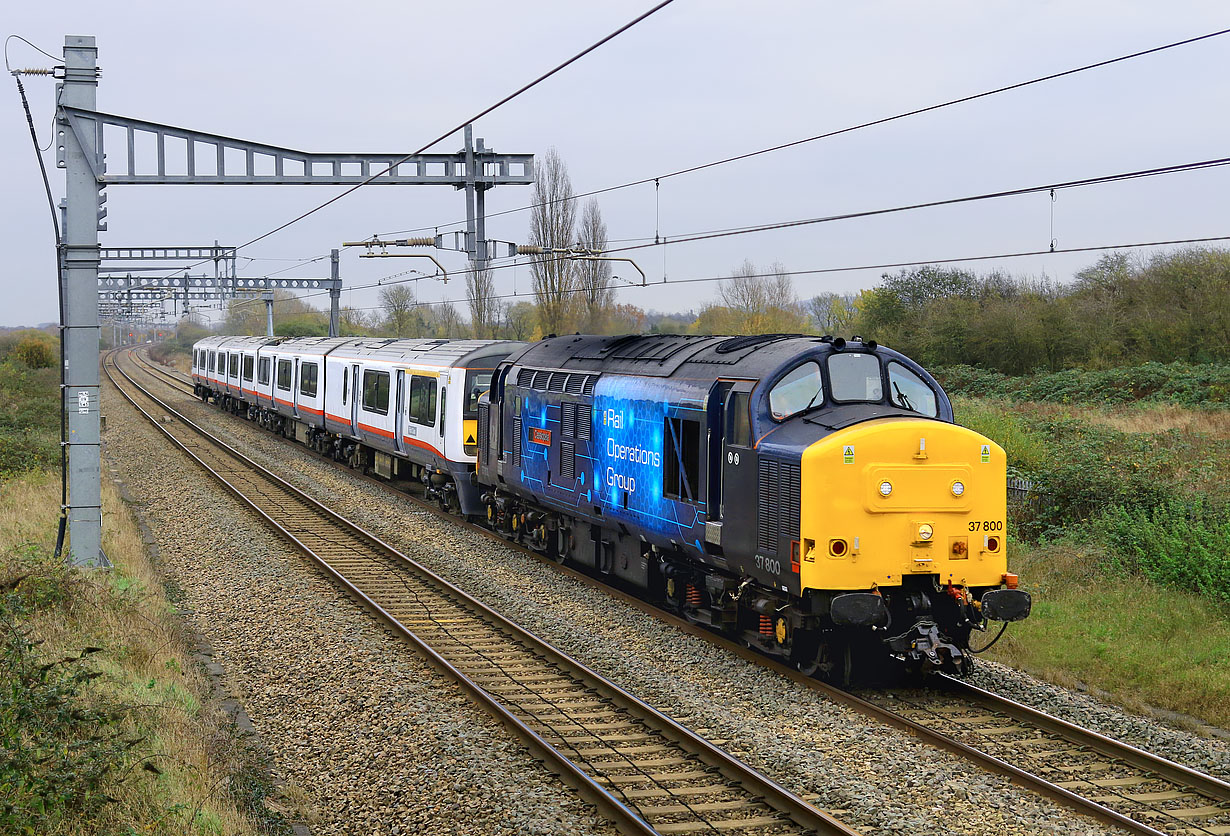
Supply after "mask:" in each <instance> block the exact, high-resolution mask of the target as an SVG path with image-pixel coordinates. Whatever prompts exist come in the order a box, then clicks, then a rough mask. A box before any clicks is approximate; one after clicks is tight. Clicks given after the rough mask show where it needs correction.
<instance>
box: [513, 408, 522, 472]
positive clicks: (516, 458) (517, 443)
mask: <svg viewBox="0 0 1230 836" xmlns="http://www.w3.org/2000/svg"><path fill="white" fill-rule="evenodd" d="M512 456H513V462H512V463H513V467H520V466H521V419H520V418H514V419H513V437H512Z"/></svg>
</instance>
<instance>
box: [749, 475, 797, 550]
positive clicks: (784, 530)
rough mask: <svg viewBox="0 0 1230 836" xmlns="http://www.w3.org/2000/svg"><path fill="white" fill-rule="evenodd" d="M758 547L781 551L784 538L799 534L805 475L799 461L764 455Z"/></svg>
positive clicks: (760, 480) (757, 524)
mask: <svg viewBox="0 0 1230 836" xmlns="http://www.w3.org/2000/svg"><path fill="white" fill-rule="evenodd" d="M757 478H758V482H759V485H758V491H757V493H758V500H759V501H758V503H757V504H758V509H757V511H758V513H757V516H756V550H757V551H759V552H760V553H761V554H765V555H775V554H777V550H778V549H777V547H778V542H779V541H780V539H781V538H783V537H784V538H786V539H788V540H793V539H795V538H796V537H797V536H798V533H797V532H798V529H799V514H800V508H801V498H800V497H801V479H800V471H799V466H798V465H797V464H786V463H784V462H777V461H773V460H772V459H763V458H762V459H761V460H760V463H759V467H758V470H757Z"/></svg>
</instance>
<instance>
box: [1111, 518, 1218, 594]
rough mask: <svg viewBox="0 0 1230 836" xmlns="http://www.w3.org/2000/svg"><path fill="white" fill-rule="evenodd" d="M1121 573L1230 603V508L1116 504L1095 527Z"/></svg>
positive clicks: (1112, 562)
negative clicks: (1138, 576) (1126, 505)
mask: <svg viewBox="0 0 1230 836" xmlns="http://www.w3.org/2000/svg"><path fill="white" fill-rule="evenodd" d="M1093 531H1094V533H1095V534H1096V536H1097V538H1098V539H1099V540H1101V541H1102V542H1104V543H1105V545H1106V547H1107V549H1108V557H1107V561H1106V562H1107V564H1108V566H1109V568H1111V569H1112V570H1113V571H1116V572H1122V573H1127V574H1137V575H1144V576H1145V577H1147V578H1149V579H1150V580H1153V581H1156V582H1157V583H1161V584H1165V585H1167V586H1171V587H1175V588H1177V589H1181V590H1186V591H1189V592H1197V593H1200V594H1202V595H1207V596H1209V597H1211V598H1214V599H1216V600H1219V601H1224V602H1227V603H1230V509H1228V508H1227V507H1226V506H1225V505H1221V506H1214V505H1211V504H1209V503H1206V502H1205V501H1204V500H1203V499H1199V498H1197V499H1192V500H1178V499H1173V498H1172V499H1167V500H1165V501H1163V502H1161V503H1159V504H1157V505H1154V506H1152V507H1140V506H1137V507H1125V506H1122V505H1115V506H1112V507H1111V508H1109V509H1108V510H1107V511H1106V512H1105V513H1103V514H1102V515H1101V516H1099V517H1098V518H1097V519H1096V520H1095V521H1094V524H1093Z"/></svg>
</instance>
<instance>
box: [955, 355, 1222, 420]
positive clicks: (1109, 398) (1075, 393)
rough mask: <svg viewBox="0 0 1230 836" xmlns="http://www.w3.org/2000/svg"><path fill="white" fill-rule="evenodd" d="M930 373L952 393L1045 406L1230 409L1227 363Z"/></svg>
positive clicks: (957, 368)
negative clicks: (1013, 372)
mask: <svg viewBox="0 0 1230 836" xmlns="http://www.w3.org/2000/svg"><path fill="white" fill-rule="evenodd" d="M931 373H932V374H933V375H935V378H936V379H937V380H938V381H939V382H940V384H941V385H942V386H943V387H944V389H945V390H946V391H947V392H948V393H949V394H950V395H965V396H968V397H981V398H1011V399H1012V400H1016V401H1042V402H1048V403H1073V404H1076V403H1085V404H1106V405H1113V404H1123V403H1133V402H1139V403H1167V404H1176V405H1180V406H1203V407H1211V408H1219V409H1220V408H1225V407H1230V363H1225V362H1221V363H1202V364H1190V363H1179V362H1174V363H1144V364H1141V365H1139V366H1127V367H1121V368H1114V369H1066V370H1064V371H1059V372H1043V373H1039V374H1035V375H1027V376H1023V377H1011V376H1009V375H1006V374H1003V373H1001V372H997V371H991V370H988V369H983V368H978V367H975V366H945V367H941V368H937V369H931Z"/></svg>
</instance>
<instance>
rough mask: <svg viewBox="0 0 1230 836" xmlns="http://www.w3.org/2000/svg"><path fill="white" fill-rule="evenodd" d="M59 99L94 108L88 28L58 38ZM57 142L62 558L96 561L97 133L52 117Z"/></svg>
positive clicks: (94, 71) (93, 52) (93, 55)
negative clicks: (64, 497) (64, 424)
mask: <svg viewBox="0 0 1230 836" xmlns="http://www.w3.org/2000/svg"><path fill="white" fill-rule="evenodd" d="M57 92H58V93H59V101H60V103H61V104H63V105H66V106H68V107H77V108H82V109H84V110H88V111H92V110H97V109H98V49H97V47H96V46H95V44H94V38H93V36H90V35H68V36H66V37H65V38H64V80H63V82H61V83H60V85H59V90H58V91H57ZM57 122H58V125H57V127H58V130H57V140H58V143H59V144H60V145H62V146H64V152H63V157H62V159H63V168H64V193H65V196H66V201H67V205H66V207H65V211H64V243H63V259H64V262H63V263H64V276H65V279H64V285H65V294H64V322H62V323H61V329H62V330H61V334H62V339H63V340H64V366H65V369H64V408H65V409H66V410H67V411H68V440H67V444H68V505H69V507H68V536H69V551H68V560H69V562H70V563H71V564H73V565H76V566H102V565H105V560H106V558H104V557H103V556H102V482H101V479H102V468H101V461H100V450H99V403H98V385H99V380H98V341H99V336H100V333H99V332H100V328H99V324H98V265H99V255H100V254H99V251H98V223H99V194H98V192H99V185H98V180H97V179H96V177H95V175H94V174H93V169H94V167H95V166H97V167H98V169H99V173H100V174H101V166H102V160H100V159H98V156H99V155H98V154H97V150H98V149H97V147H96V145H97V142H98V137H97V134H93V135H89V133H88V132H87V135H86V136H83V137H82V138H81V140H78V137H77V134H76V132H75V131H73V130H72V129H71V128H70V126H69V124H68V120H67V119H66V118H64V117H63V116H61V117H59V118H58V119H57Z"/></svg>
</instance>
